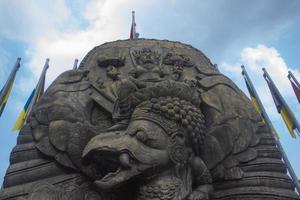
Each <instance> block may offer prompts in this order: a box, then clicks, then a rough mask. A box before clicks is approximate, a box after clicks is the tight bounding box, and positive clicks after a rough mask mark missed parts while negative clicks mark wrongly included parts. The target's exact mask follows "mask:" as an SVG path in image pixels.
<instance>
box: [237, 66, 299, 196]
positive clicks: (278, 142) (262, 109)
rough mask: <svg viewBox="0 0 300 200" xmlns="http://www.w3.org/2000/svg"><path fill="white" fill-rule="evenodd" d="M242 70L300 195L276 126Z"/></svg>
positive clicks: (246, 74)
mask: <svg viewBox="0 0 300 200" xmlns="http://www.w3.org/2000/svg"><path fill="white" fill-rule="evenodd" d="M241 68H242V75H243V76H244V77H245V79H246V80H247V82H248V83H249V86H250V87H251V89H252V91H253V93H254V95H255V98H256V101H257V104H258V106H259V107H260V111H261V115H262V117H263V119H264V120H265V122H266V124H267V126H268V127H269V129H270V130H271V133H272V135H273V137H274V139H275V142H276V145H277V147H278V149H279V151H280V153H281V155H282V159H283V161H284V163H285V164H286V166H287V169H288V172H289V174H290V176H291V178H292V180H293V183H294V185H295V188H296V190H297V192H298V194H300V184H299V182H298V178H297V175H296V173H295V171H294V169H293V167H292V165H291V163H290V161H289V159H288V157H287V155H286V153H285V151H284V149H283V147H282V145H281V143H280V141H279V138H278V135H277V133H276V130H275V128H274V126H273V124H272V122H271V120H270V118H269V116H268V114H267V112H266V110H265V108H264V106H263V104H262V102H261V100H260V98H259V96H258V94H257V92H256V90H255V88H254V86H253V84H252V81H251V79H250V77H249V76H248V73H247V71H246V69H245V67H244V66H243V65H242V66H241Z"/></svg>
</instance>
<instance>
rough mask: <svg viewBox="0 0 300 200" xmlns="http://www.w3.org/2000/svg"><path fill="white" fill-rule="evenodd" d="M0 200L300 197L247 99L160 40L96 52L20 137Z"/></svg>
mask: <svg viewBox="0 0 300 200" xmlns="http://www.w3.org/2000/svg"><path fill="white" fill-rule="evenodd" d="M0 199H1V200H15V199H19V200H24V199H30V200H38V199H42V200H50V199H51V200H52V199H55V200H63V199H74V200H158V199H160V200H229V199H241V200H250V199H251V200H252V199H253V200H260V199H274V200H275V199H281V200H296V199H299V196H298V194H297V193H296V192H295V191H294V185H293V182H292V181H291V179H290V178H289V176H288V175H287V171H286V167H285V165H284V163H283V162H282V160H281V154H280V152H279V150H278V149H277V147H276V144H275V140H274V138H273V136H272V134H271V132H270V130H269V129H268V127H267V126H266V125H265V124H264V122H263V121H262V119H261V117H260V115H259V114H258V113H257V112H256V111H255V109H254V108H253V106H252V104H251V101H250V100H249V99H248V98H247V97H246V96H245V95H244V94H243V93H242V92H241V90H240V89H239V88H237V86H236V85H235V84H234V83H233V82H232V81H231V80H230V79H228V78H227V77H226V76H224V75H222V74H221V73H220V72H219V71H218V70H217V69H216V68H215V67H214V66H213V65H212V63H211V62H210V60H209V59H208V58H207V57H206V56H205V55H204V54H203V53H202V52H200V51H199V50H197V49H195V48H193V47H191V46H189V45H186V44H182V43H179V42H172V41H167V40H150V39H149V40H148V39H137V40H123V41H115V42H110V43H105V44H103V45H100V46H97V47H95V48H94V49H92V50H91V51H90V52H89V53H88V54H87V55H86V56H85V58H84V59H83V60H82V62H81V63H80V66H79V68H78V69H77V70H70V71H66V72H64V73H63V74H61V75H60V76H59V77H58V78H57V79H56V80H55V81H54V82H53V83H52V84H51V86H50V87H49V88H48V89H47V91H46V92H45V94H44V95H43V96H42V98H41V100H40V101H39V102H38V103H37V105H36V106H35V107H34V110H33V113H32V115H31V117H30V119H29V120H28V123H27V124H26V125H25V126H24V127H23V128H22V130H21V131H20V133H19V135H18V139H17V145H16V146H15V147H14V148H13V150H12V152H11V156H10V166H9V168H8V169H7V172H6V175H5V177H4V182H3V187H2V188H1V192H0Z"/></svg>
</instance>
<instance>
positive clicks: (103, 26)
mask: <svg viewBox="0 0 300 200" xmlns="http://www.w3.org/2000/svg"><path fill="white" fill-rule="evenodd" d="M132 10H135V11H136V23H137V31H138V32H139V33H140V37H142V38H156V39H168V40H174V41H180V42H183V43H187V44H191V45H192V46H194V47H196V48H198V49H200V50H201V51H202V52H203V53H205V54H206V55H207V56H208V57H209V58H210V59H211V61H212V63H216V64H218V67H219V70H220V71H221V72H222V73H224V74H225V75H227V76H228V77H230V78H231V79H232V80H233V81H234V82H235V84H237V85H238V86H239V87H240V88H241V89H242V90H243V91H244V92H245V93H246V94H247V95H248V92H247V90H246V87H245V83H244V81H243V79H242V76H241V69H240V66H241V65H242V64H243V65H245V67H246V69H247V71H248V73H249V75H250V77H251V80H252V82H253V83H254V85H255V87H256V89H257V92H258V94H259V96H260V98H261V100H262V102H263V104H264V106H265V108H266V110H267V112H268V114H269V116H270V118H271V120H272V122H273V124H274V126H275V128H276V129H277V131H278V132H279V135H280V140H281V142H282V145H283V147H284V150H285V151H286V153H287V155H288V157H289V159H290V162H291V163H292V165H293V167H294V170H295V172H296V174H297V176H298V177H300V159H299V155H298V153H299V149H300V141H299V139H296V140H295V139H292V138H291V137H290V136H289V133H288V131H287V129H286V127H285V125H284V122H283V121H282V119H281V117H280V115H279V114H278V113H277V111H276V108H275V106H274V103H273V100H272V97H271V95H270V92H269V90H268V88H267V85H266V82H265V81H264V79H263V76H262V70H261V68H262V67H265V68H266V69H267V71H268V72H269V74H270V76H271V77H272V79H273V80H274V81H275V82H276V85H277V87H278V89H279V90H280V92H281V94H282V95H283V96H284V98H285V100H286V101H287V102H288V104H289V106H290V107H291V109H292V110H293V111H294V114H295V116H296V117H297V118H298V119H299V120H300V112H299V111H300V105H299V103H298V102H297V99H296V97H295V96H294V93H293V90H292V88H291V85H290V83H289V81H288V79H287V73H288V70H291V71H292V72H293V73H294V75H295V76H296V78H298V80H299V81H300V62H299V61H300V37H299V35H300V12H299V10H300V1H299V0H289V1H282V0H252V1H241V0H185V1H180V0H164V1H159V0H151V1H141V0H43V1H35V0H26V1H19V0H1V1H0V87H2V86H3V85H4V83H5V81H6V79H7V77H8V76H9V73H10V71H11V69H12V67H13V65H14V63H15V61H16V58H17V57H22V60H21V68H20V70H19V71H18V73H17V77H16V80H15V84H14V86H13V89H12V93H11V96H10V98H9V100H8V103H7V106H6V108H5V110H4V112H3V114H2V117H1V118H0V182H2V181H3V176H4V174H5V171H6V169H7V167H8V165H9V154H10V151H11V150H12V148H13V147H14V145H15V144H16V138H17V134H18V133H17V132H12V131H11V129H12V127H13V125H14V123H15V121H16V119H17V116H18V115H19V113H20V111H21V108H22V107H23V105H24V104H25V102H26V100H27V98H28V96H29V95H30V93H31V91H32V89H33V88H34V86H35V84H36V83H37V80H38V77H39V75H40V73H41V71H42V67H43V65H44V62H45V59H46V58H50V68H49V69H48V73H47V83H46V85H49V84H50V83H51V82H52V81H53V80H54V79H55V78H56V77H57V76H58V75H59V74H60V73H62V72H63V71H66V70H69V69H71V68H72V65H73V62H74V59H75V58H78V59H79V61H80V60H81V59H82V58H83V57H84V55H85V54H86V53H87V52H88V51H89V50H91V49H92V48H93V47H94V46H97V45H100V44H102V43H104V42H109V41H114V40H119V39H127V38H128V37H129V31H130V25H131V11H132Z"/></svg>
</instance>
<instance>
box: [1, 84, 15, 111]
mask: <svg viewBox="0 0 300 200" xmlns="http://www.w3.org/2000/svg"><path fill="white" fill-rule="evenodd" d="M12 85H13V84H10V86H9V89H8V92H7V93H6V94H5V97H4V99H3V101H2V102H1V104H0V117H1V115H2V113H3V111H4V108H5V105H6V102H7V100H8V97H9V95H10V91H11V88H12ZM2 92H4V88H2V89H1V92H0V94H1V93H2Z"/></svg>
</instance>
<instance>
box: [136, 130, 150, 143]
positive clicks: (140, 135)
mask: <svg viewBox="0 0 300 200" xmlns="http://www.w3.org/2000/svg"><path fill="white" fill-rule="evenodd" d="M136 138H137V139H138V140H140V141H141V142H145V141H146V140H147V139H148V137H147V134H146V133H145V132H144V131H142V130H138V131H137V132H136Z"/></svg>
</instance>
